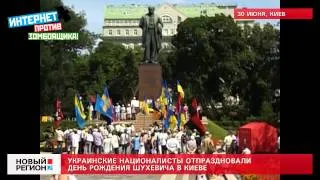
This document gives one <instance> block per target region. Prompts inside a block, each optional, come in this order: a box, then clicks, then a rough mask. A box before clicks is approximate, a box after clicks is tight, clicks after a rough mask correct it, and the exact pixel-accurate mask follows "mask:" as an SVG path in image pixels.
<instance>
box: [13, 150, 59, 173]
mask: <svg viewBox="0 0 320 180" xmlns="http://www.w3.org/2000/svg"><path fill="white" fill-rule="evenodd" d="M7 169H8V172H7V173H8V174H12V175H28V174H29V175H31V174H32V175H35V174H60V172H61V156H60V154H8V156H7Z"/></svg>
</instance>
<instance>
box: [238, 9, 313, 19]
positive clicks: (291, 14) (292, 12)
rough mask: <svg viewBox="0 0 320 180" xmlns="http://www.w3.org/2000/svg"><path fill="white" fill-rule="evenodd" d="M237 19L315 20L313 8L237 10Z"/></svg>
mask: <svg viewBox="0 0 320 180" xmlns="http://www.w3.org/2000/svg"><path fill="white" fill-rule="evenodd" d="M234 18H235V19H305V20H311V19H313V9H312V8H283V9H263V8H251V9H248V8H235V9H234Z"/></svg>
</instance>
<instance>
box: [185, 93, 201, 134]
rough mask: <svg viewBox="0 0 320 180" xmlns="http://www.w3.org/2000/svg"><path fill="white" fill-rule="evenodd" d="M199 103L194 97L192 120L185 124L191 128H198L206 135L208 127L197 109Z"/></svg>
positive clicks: (191, 109) (191, 110) (191, 112)
mask: <svg viewBox="0 0 320 180" xmlns="http://www.w3.org/2000/svg"><path fill="white" fill-rule="evenodd" d="M197 107H198V103H197V100H196V98H193V99H192V103H191V108H190V120H189V121H188V122H187V123H186V125H185V126H187V127H189V128H190V129H197V130H198V132H199V133H200V135H201V136H203V135H205V132H206V128H205V127H204V125H203V124H202V122H201V120H200V115H199V112H198V111H197Z"/></svg>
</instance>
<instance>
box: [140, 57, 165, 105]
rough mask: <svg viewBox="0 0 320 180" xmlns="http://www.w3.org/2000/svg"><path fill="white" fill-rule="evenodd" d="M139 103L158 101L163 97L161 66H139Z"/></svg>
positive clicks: (149, 64)
mask: <svg viewBox="0 0 320 180" xmlns="http://www.w3.org/2000/svg"><path fill="white" fill-rule="evenodd" d="M138 70H139V83H138V91H139V97H138V99H139V101H143V100H144V99H145V98H146V99H153V100H156V99H158V98H159V97H160V95H161V89H162V69H161V65H160V64H151V63H148V64H141V65H139V69H138Z"/></svg>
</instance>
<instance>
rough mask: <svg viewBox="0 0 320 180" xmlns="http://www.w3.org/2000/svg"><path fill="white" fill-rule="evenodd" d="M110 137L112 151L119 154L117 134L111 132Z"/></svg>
mask: <svg viewBox="0 0 320 180" xmlns="http://www.w3.org/2000/svg"><path fill="white" fill-rule="evenodd" d="M112 134H113V135H112V137H111V145H112V148H113V151H114V153H115V154H119V140H120V138H119V136H118V135H117V134H116V132H114V133H112Z"/></svg>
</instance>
